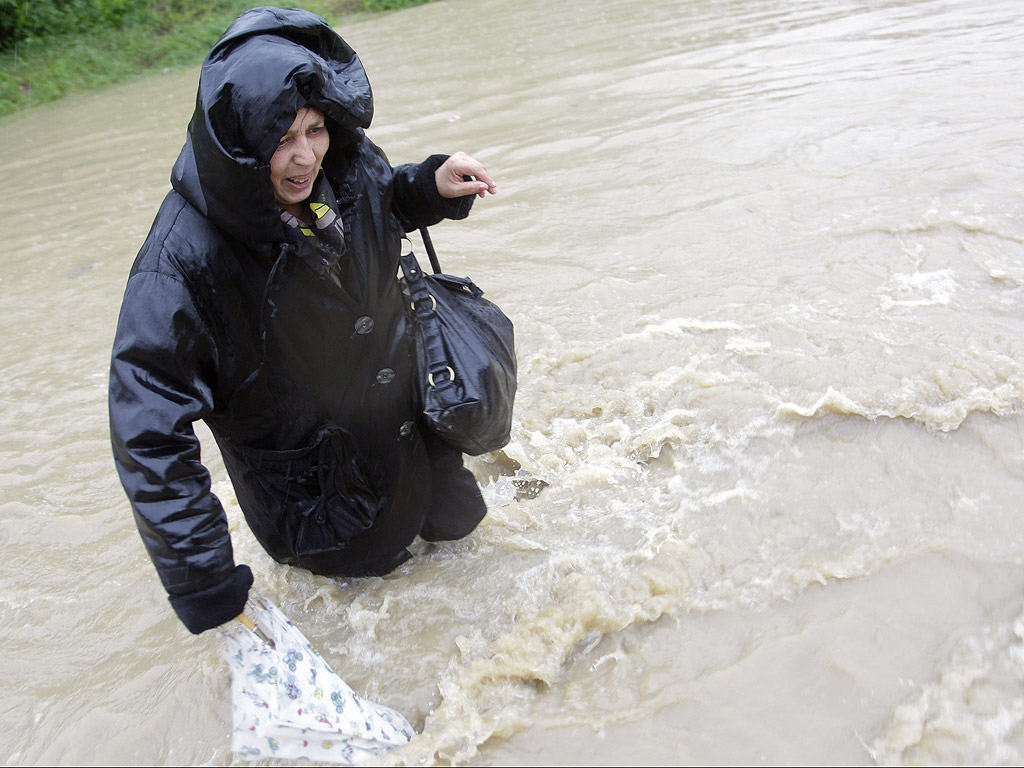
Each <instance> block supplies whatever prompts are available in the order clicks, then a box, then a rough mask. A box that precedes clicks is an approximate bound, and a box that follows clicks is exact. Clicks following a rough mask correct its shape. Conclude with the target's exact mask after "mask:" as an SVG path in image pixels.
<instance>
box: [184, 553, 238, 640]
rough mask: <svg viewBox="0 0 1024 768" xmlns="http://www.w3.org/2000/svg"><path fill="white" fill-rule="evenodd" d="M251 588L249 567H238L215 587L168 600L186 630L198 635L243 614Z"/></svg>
mask: <svg viewBox="0 0 1024 768" xmlns="http://www.w3.org/2000/svg"><path fill="white" fill-rule="evenodd" d="M251 586H252V571H251V570H249V566H248V565H240V566H238V567H237V568H235V570H234V573H232V574H231V575H230V576H229V577H228V578H227V579H225V580H224V581H222V582H221V583H220V584H217V585H216V586H213V587H209V588H208V589H203V590H200V591H199V592H192V593H190V594H187V595H170V596H168V598H167V599H168V600H170V602H171V607H172V608H173V609H174V612H175V613H176V614H178V618H179V619H181V621H182V623H183V624H184V625H185V626H186V627H187V628H188V631H189V632H191V633H192V634H193V635H198V634H199V633H200V632H205V631H206V630H208V629H213V628H214V627H219V626H220V625H221V624H224V623H225V622H228V621H231V619H233V618H235V617H236V616H237V615H238V614H240V613H242V611H244V610H245V603H246V601H247V600H248V599H249V587H251Z"/></svg>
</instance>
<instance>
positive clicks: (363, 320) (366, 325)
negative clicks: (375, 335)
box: [355, 315, 373, 334]
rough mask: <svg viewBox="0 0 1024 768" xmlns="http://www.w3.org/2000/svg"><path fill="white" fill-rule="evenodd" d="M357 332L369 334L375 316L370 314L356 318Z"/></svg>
mask: <svg viewBox="0 0 1024 768" xmlns="http://www.w3.org/2000/svg"><path fill="white" fill-rule="evenodd" d="M355 328H356V333H362V334H367V333H369V332H370V331H372V330H373V318H372V317H370V316H369V315H363V316H362V317H360V318H359V319H358V320H356V326H355Z"/></svg>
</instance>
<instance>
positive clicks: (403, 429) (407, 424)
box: [398, 421, 413, 437]
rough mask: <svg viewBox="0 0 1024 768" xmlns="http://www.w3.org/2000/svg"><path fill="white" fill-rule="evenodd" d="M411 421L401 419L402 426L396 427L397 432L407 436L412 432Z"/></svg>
mask: <svg viewBox="0 0 1024 768" xmlns="http://www.w3.org/2000/svg"><path fill="white" fill-rule="evenodd" d="M412 428H413V423H412V422H411V421H403V422H402V426H400V427H399V428H398V434H400V435H401V436H402V437H408V436H409V435H411V434H412Z"/></svg>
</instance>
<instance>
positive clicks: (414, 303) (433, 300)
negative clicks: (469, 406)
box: [409, 293, 455, 378]
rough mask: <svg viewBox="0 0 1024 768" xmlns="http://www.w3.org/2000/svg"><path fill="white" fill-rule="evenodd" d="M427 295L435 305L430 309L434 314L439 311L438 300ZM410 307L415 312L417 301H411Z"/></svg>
mask: <svg viewBox="0 0 1024 768" xmlns="http://www.w3.org/2000/svg"><path fill="white" fill-rule="evenodd" d="M427 295H428V296H429V297H430V302H431V304H432V305H433V306H431V307H430V310H431V311H432V312H434V311H436V310H437V299H435V298H434V294H432V293H428V294H427ZM409 306H411V307H412V308H413V309H414V310H415V309H416V302H415V301H410V302H409ZM452 378H455V377H454V376H453V377H452Z"/></svg>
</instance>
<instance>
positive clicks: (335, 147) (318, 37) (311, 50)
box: [171, 7, 373, 248]
mask: <svg viewBox="0 0 1024 768" xmlns="http://www.w3.org/2000/svg"><path fill="white" fill-rule="evenodd" d="M303 106H310V107H314V108H316V109H318V110H320V111H321V112H323V113H324V116H325V119H326V123H327V129H328V133H329V135H330V138H331V143H330V149H329V150H328V152H327V155H326V157H325V158H324V162H323V166H324V167H325V168H328V167H337V166H338V164H339V162H342V161H343V159H342V158H343V155H344V154H345V153H344V150H345V148H346V147H347V146H349V145H351V144H352V143H353V142H356V141H359V140H361V138H362V133H363V129H365V128H367V127H369V125H370V120H371V118H372V117H373V95H372V93H371V90H370V83H369V80H368V79H367V77H366V72H365V71H364V70H363V65H362V63H361V62H360V61H359V57H358V56H357V55H356V53H355V51H353V50H352V48H351V47H349V45H348V44H347V43H346V42H345V41H344V40H342V39H341V37H340V36H338V34H337V33H336V32H334V30H333V29H331V27H330V26H329V25H328V24H327V22H326V21H325V20H324V19H323V18H321V17H320V16H317V15H316V14H314V13H311V12H309V11H304V10H299V9H295V8H287V9H286V8H269V7H267V8H254V9H252V10H250V11H246V12H245V13H243V14H242V15H241V16H239V17H238V18H237V19H236V20H235V21H234V23H232V25H231V26H230V27H229V28H228V29H227V31H226V32H225V33H224V35H223V36H222V37H221V38H220V40H219V41H217V43H216V45H214V47H213V48H212V49H211V51H210V53H209V54H208V55H207V56H206V59H205V61H204V62H203V67H202V70H201V72H200V76H199V92H198V95H197V96H196V109H195V113H194V114H193V116H192V120H191V122H190V123H189V126H188V134H187V137H186V139H185V146H184V147H183V148H182V150H181V154H180V155H179V156H178V159H177V161H176V162H175V164H174V170H173V171H172V174H171V186H172V187H173V188H174V189H175V191H177V192H178V193H179V194H180V195H182V196H183V197H184V198H185V199H186V200H188V202H189V203H190V204H191V205H192V206H194V207H195V208H196V209H197V210H199V212H200V213H202V214H203V215H205V216H207V217H208V218H209V219H211V220H212V221H213V222H214V223H215V224H216V225H217V226H218V227H219V228H221V229H222V230H224V231H226V232H227V233H228V234H230V235H231V236H233V237H235V238H237V239H239V240H241V241H242V242H244V243H246V244H248V245H251V246H254V247H257V248H260V247H261V246H266V245H267V244H269V243H273V242H278V241H281V240H283V239H284V234H283V226H284V225H283V224H282V222H281V218H280V209H279V208H278V205H277V203H276V201H275V200H274V189H273V184H272V183H271V180H270V158H271V157H272V156H273V154H274V150H275V149H276V148H277V144H278V141H279V140H280V138H281V136H282V135H284V134H285V133H286V132H287V131H288V128H289V127H290V126H291V124H292V122H293V121H294V120H295V113H296V112H297V111H298V110H299V109H300V108H301V107H303Z"/></svg>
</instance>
